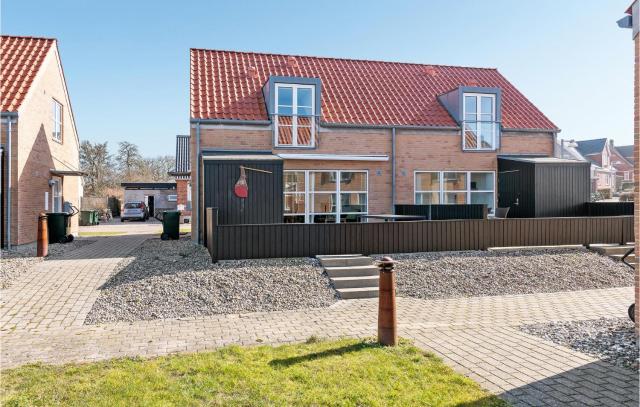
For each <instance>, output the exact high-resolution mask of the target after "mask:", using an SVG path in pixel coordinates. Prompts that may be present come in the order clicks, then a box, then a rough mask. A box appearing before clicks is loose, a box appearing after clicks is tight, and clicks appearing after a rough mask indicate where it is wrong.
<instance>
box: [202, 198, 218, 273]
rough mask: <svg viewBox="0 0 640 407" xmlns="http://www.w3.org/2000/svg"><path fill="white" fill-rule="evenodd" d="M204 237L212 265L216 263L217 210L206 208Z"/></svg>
mask: <svg viewBox="0 0 640 407" xmlns="http://www.w3.org/2000/svg"><path fill="white" fill-rule="evenodd" d="M205 218H206V223H205V235H206V238H205V239H206V245H207V250H208V251H209V255H211V261H212V262H213V263H217V262H218V253H217V244H216V243H217V239H218V231H217V228H218V208H206V209H205Z"/></svg>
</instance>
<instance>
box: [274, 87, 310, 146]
mask: <svg viewBox="0 0 640 407" xmlns="http://www.w3.org/2000/svg"><path fill="white" fill-rule="evenodd" d="M315 100H316V97H315V85H303V84H288V83H277V84H276V86H275V101H276V103H275V115H274V121H273V122H274V126H275V144H276V147H307V148H311V147H314V146H315V127H316V123H315V116H316V115H315V110H316V109H315Z"/></svg>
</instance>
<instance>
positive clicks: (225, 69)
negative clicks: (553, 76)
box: [191, 49, 557, 130]
mask: <svg viewBox="0 0 640 407" xmlns="http://www.w3.org/2000/svg"><path fill="white" fill-rule="evenodd" d="M272 75H276V76H294V77H310V78H320V79H321V81H322V92H321V98H322V100H321V103H322V106H321V113H322V117H321V121H322V122H326V123H349V124H373V125H413V126H456V123H455V121H454V120H453V119H452V118H451V116H450V115H449V114H448V112H447V111H446V110H445V108H444V107H443V106H442V105H441V104H440V102H439V101H438V99H437V96H438V95H440V94H443V93H446V92H448V91H450V90H452V89H455V88H457V87H458V86H461V85H462V86H486V87H499V88H501V89H502V123H503V126H504V127H505V128H518V129H549V130H555V129H557V127H556V126H555V125H554V124H553V123H552V122H551V121H550V120H549V119H548V118H547V117H546V116H545V115H544V114H542V112H540V110H538V109H537V108H536V107H535V106H534V105H533V103H531V102H530V101H529V100H528V99H527V98H526V97H525V96H524V95H522V93H520V92H519V91H518V90H517V89H516V88H515V87H514V86H513V85H512V84H511V83H509V81H507V80H506V79H505V78H504V77H503V76H502V75H501V74H500V73H499V72H498V71H497V70H496V69H487V68H466V67H457V66H442V65H423V64H410V63H397V62H381V61H365V60H353V59H338V58H320V57H308V56H291V55H277V54H261V53H253V52H235V51H217V50H204V49H192V50H191V118H193V119H229V120H267V119H268V115H267V109H266V105H265V101H264V98H263V95H262V86H263V85H264V84H265V82H266V81H267V80H268V78H269V76H272Z"/></svg>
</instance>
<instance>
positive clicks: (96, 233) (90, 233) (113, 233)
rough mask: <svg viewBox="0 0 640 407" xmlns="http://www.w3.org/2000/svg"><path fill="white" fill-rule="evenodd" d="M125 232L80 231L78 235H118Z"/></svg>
mask: <svg viewBox="0 0 640 407" xmlns="http://www.w3.org/2000/svg"><path fill="white" fill-rule="evenodd" d="M124 233H125V232H115V231H112V232H80V233H79V235H80V237H92V236H118V235H124Z"/></svg>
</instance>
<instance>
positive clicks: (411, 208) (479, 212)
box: [396, 204, 487, 220]
mask: <svg viewBox="0 0 640 407" xmlns="http://www.w3.org/2000/svg"><path fill="white" fill-rule="evenodd" d="M396 214H398V215H419V216H424V217H425V219H426V220H447V219H486V218H487V205H483V204H469V205H457V204H451V205H449V204H445V205H396Z"/></svg>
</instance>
